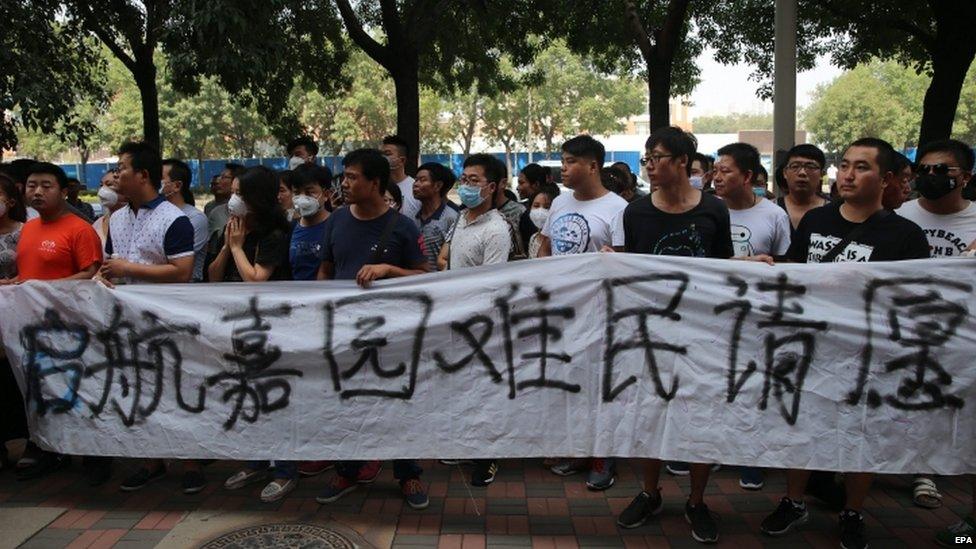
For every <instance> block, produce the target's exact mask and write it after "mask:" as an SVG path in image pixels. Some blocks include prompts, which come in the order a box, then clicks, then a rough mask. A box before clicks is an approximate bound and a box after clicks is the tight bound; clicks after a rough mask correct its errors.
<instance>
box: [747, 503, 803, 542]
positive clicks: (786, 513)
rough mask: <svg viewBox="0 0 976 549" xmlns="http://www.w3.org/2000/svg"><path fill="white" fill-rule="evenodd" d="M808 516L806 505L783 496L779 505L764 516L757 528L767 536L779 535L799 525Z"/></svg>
mask: <svg viewBox="0 0 976 549" xmlns="http://www.w3.org/2000/svg"><path fill="white" fill-rule="evenodd" d="M808 518H810V515H809V513H807V506H806V504H804V503H797V502H795V501H793V500H791V499H790V498H787V497H784V498H783V499H781V500H779V507H777V508H776V510H775V511H773V513H772V514H771V515H769V516H768V517H766V518H764V519H763V521H762V525H760V527H759V530H761V531H762V533H763V534H766V535H767V536H781V535H783V534H785V533H787V532H789V531H790V529H791V528H793V527H794V526H799V525H800V524H803V523H804V522H806V521H807V519H808Z"/></svg>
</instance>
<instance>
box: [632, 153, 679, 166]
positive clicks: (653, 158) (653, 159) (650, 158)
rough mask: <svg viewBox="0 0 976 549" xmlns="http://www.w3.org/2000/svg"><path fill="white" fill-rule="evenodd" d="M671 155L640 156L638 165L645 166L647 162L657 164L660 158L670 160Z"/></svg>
mask: <svg viewBox="0 0 976 549" xmlns="http://www.w3.org/2000/svg"><path fill="white" fill-rule="evenodd" d="M672 156H674V155H673V154H652V155H650V156H642V157H641V159H640V165H641V166H646V165H647V163H648V162H653V163H654V164H657V163H658V162H660V161H661V159H662V158H671V157H672Z"/></svg>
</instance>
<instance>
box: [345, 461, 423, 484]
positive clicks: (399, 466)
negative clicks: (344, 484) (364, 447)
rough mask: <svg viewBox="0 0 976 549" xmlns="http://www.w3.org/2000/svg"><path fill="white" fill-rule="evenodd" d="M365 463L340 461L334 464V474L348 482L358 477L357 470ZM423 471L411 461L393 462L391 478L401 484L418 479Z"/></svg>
mask: <svg viewBox="0 0 976 549" xmlns="http://www.w3.org/2000/svg"><path fill="white" fill-rule="evenodd" d="M365 463H366V462H365V461H340V462H337V463H336V473H338V474H339V475H340V476H343V477H345V478H347V479H350V480H355V479H356V477H357V476H358V475H359V469H360V468H361V467H362V466H363V465H364V464H365ZM423 472H424V470H423V469H422V468H421V467H420V465H418V464H417V462H416V461H415V460H412V459H395V460H393V478H395V479H397V480H399V481H400V482H401V483H402V482H406V481H408V480H412V479H418V478H420V475H421V473H423Z"/></svg>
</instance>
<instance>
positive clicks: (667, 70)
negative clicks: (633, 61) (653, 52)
mask: <svg viewBox="0 0 976 549" xmlns="http://www.w3.org/2000/svg"><path fill="white" fill-rule="evenodd" d="M647 91H648V99H647V112H648V113H649V114H650V120H649V122H650V130H651V132H653V131H654V130H656V129H658V128H663V127H665V126H669V125H670V124H671V61H670V60H667V61H665V60H661V59H656V58H651V59H649V60H648V61H647Z"/></svg>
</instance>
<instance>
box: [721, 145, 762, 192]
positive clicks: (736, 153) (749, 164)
mask: <svg viewBox="0 0 976 549" xmlns="http://www.w3.org/2000/svg"><path fill="white" fill-rule="evenodd" d="M718 155H719V156H729V157H731V158H732V161H733V162H735V166H736V167H737V168H739V170H740V171H743V172H750V173H751V174H752V182H753V183H755V182H756V176H757V175H759V168H762V163H761V162H760V159H759V149H757V148H756V147H753V146H752V145H750V144H748V143H741V142H740V143H729V144H728V145H725V146H724V147H722V148H720V149H719V150H718Z"/></svg>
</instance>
